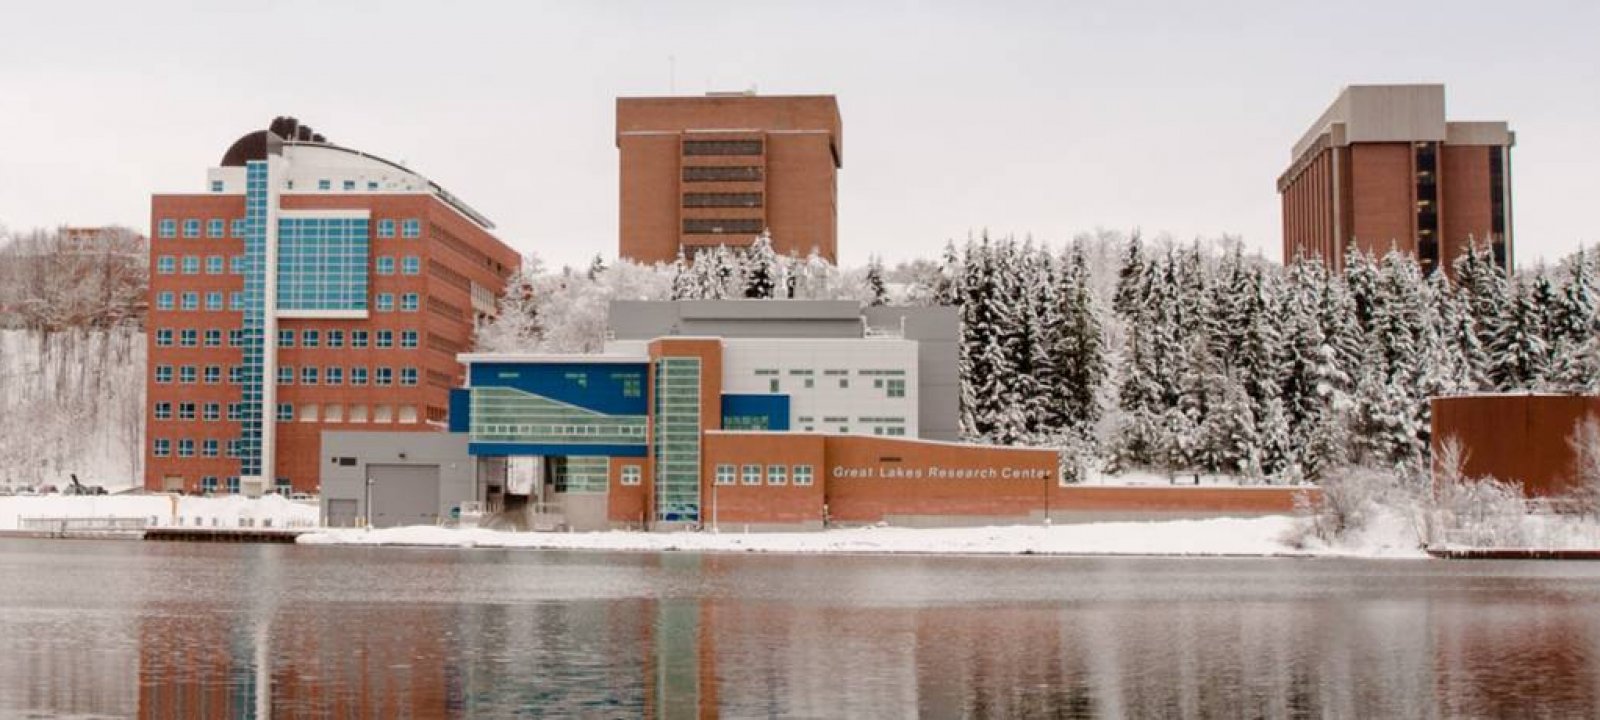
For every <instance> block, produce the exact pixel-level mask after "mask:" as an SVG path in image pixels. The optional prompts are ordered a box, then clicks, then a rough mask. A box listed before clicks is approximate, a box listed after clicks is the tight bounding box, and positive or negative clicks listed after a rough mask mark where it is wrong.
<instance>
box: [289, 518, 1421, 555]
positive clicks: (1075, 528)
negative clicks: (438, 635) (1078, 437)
mask: <svg viewBox="0 0 1600 720" xmlns="http://www.w3.org/2000/svg"><path fill="white" fill-rule="evenodd" d="M1294 522H1295V521H1294V518H1292V517H1288V516H1267V517H1257V518H1249V519H1234V518H1218V519H1210V520H1172V521H1166V522H1106V523H1087V524H1080V525H1055V526H1051V527H1044V526H1039V525H1015V526H997V527H979V528H930V529H912V528H888V527H876V528H855V529H849V530H826V531H822V532H793V533H749V534H746V533H737V532H726V531H725V532H722V533H711V532H680V533H644V532H621V531H617V532H597V533H515V532H503V531H496V530H483V529H465V530H462V529H450V528H436V527H404V528H390V529H384V530H370V531H368V530H324V531H321V532H317V533H311V534H307V535H302V536H300V539H299V542H301V543H306V544H314V545H423V546H444V547H480V548H530V549H546V550H646V551H649V550H686V551H748V552H786V553H852V552H854V553H951V554H994V555H1001V554H1003V555H1015V554H1024V553H1032V554H1041V555H1262V556H1272V555H1359V556H1371V557H1410V558H1418V557H1425V555H1424V554H1423V553H1422V552H1421V551H1420V550H1419V549H1417V547H1416V543H1415V542H1414V541H1411V540H1409V539H1408V538H1405V537H1403V536H1402V537H1397V538H1384V537H1381V536H1380V534H1379V533H1382V532H1388V531H1391V530H1393V528H1377V527H1375V528H1374V529H1373V532H1372V533H1371V534H1369V535H1367V536H1363V538H1362V539H1361V540H1360V543H1359V544H1357V545H1353V546H1351V547H1349V548H1344V547H1336V548H1316V549H1295V548H1291V547H1290V546H1289V545H1287V544H1286V543H1285V541H1284V538H1285V536H1286V535H1288V534H1289V530H1290V529H1291V527H1292V526H1293V524H1294Z"/></svg>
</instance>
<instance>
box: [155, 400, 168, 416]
mask: <svg viewBox="0 0 1600 720" xmlns="http://www.w3.org/2000/svg"><path fill="white" fill-rule="evenodd" d="M155 411H156V419H157V420H171V419H172V403H169V402H158V403H156V408H155Z"/></svg>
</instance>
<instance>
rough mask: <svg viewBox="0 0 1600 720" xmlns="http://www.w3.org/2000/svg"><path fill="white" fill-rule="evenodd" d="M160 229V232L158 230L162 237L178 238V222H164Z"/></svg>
mask: <svg viewBox="0 0 1600 720" xmlns="http://www.w3.org/2000/svg"><path fill="white" fill-rule="evenodd" d="M159 227H160V230H158V231H157V232H158V234H159V235H161V237H164V238H172V237H177V236H178V221H177V220H172V219H166V220H162V221H161V223H160V225H159Z"/></svg>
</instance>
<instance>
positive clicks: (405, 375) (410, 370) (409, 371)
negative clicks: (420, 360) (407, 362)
mask: <svg viewBox="0 0 1600 720" xmlns="http://www.w3.org/2000/svg"><path fill="white" fill-rule="evenodd" d="M400 384H401V385H416V384H417V369H416V368H414V367H403V368H400Z"/></svg>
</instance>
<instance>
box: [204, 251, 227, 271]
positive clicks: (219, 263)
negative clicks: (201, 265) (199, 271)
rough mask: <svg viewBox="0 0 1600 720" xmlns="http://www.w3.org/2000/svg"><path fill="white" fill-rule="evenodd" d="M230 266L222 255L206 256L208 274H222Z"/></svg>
mask: <svg viewBox="0 0 1600 720" xmlns="http://www.w3.org/2000/svg"><path fill="white" fill-rule="evenodd" d="M227 267H228V264H227V261H225V260H223V259H222V256H221V255H211V256H209V257H207V258H206V274H207V275H221V274H223V272H224V271H226V269H227Z"/></svg>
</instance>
